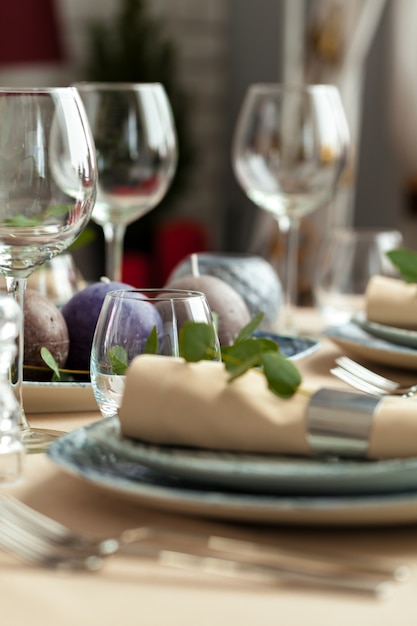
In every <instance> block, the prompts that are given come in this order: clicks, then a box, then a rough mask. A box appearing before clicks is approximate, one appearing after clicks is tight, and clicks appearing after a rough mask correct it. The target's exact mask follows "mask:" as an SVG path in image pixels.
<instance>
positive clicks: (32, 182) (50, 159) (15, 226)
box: [0, 87, 97, 450]
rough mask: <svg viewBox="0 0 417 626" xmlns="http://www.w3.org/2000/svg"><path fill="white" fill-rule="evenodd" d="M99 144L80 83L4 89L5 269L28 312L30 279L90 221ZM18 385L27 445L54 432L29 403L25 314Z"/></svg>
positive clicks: (0, 210)
mask: <svg viewBox="0 0 417 626" xmlns="http://www.w3.org/2000/svg"><path fill="white" fill-rule="evenodd" d="M96 179H97V168H96V159H95V150H94V142H93V140H92V136H91V134H90V129H89V125H88V120H87V117H86V114H85V111H84V107H83V105H82V102H81V99H80V97H79V94H78V92H77V90H76V89H75V88H72V87H63V88H42V89H36V88H29V89H15V88H13V89H8V88H0V198H1V202H0V273H1V274H3V275H4V276H5V278H6V287H7V291H8V293H9V295H11V296H13V297H14V298H15V299H16V301H17V302H18V304H19V305H20V306H21V310H22V311H23V310H24V294H25V287H26V283H27V278H28V276H29V275H30V274H31V273H32V272H33V271H34V270H35V269H36V268H37V267H39V266H41V265H42V264H43V263H45V262H46V261H48V260H49V259H51V258H53V257H54V256H56V255H58V254H60V253H61V252H62V251H64V250H65V249H66V248H67V247H68V246H69V245H70V244H71V243H72V242H73V241H74V240H75V239H76V238H77V237H78V235H79V234H80V233H81V231H82V230H83V229H84V227H85V226H86V225H87V223H88V222H89V220H90V217H91V212H92V210H93V206H94V201H95V194H96ZM17 343H18V351H17V360H16V366H15V367H13V368H12V386H13V388H14V391H15V393H16V395H17V397H18V398H19V401H20V407H21V420H20V424H19V426H20V428H21V431H22V439H23V442H24V444H25V447H26V448H27V449H28V450H29V449H30V450H32V449H36V450H43V449H44V447H45V446H46V445H48V443H49V442H50V441H51V438H53V436H54V435H53V434H48V433H46V432H44V431H35V430H32V429H30V427H29V425H28V423H27V420H26V417H25V414H24V409H23V403H22V374H23V346H24V338H23V315H22V320H21V328H20V332H19V336H18V341H17Z"/></svg>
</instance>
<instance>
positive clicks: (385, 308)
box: [365, 276, 417, 330]
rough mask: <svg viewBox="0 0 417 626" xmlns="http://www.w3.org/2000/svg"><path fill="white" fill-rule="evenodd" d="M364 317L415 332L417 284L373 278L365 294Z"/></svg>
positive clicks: (381, 277)
mask: <svg viewBox="0 0 417 626" xmlns="http://www.w3.org/2000/svg"><path fill="white" fill-rule="evenodd" d="M365 306H366V317H367V320H368V321H369V322H378V323H379V324H386V325H388V326H396V327H397V328H405V329H408V330H417V284H415V283H406V282H404V281H403V280H400V279H398V278H388V277H386V276H373V277H372V278H371V279H370V281H369V283H368V286H367V289H366V292H365Z"/></svg>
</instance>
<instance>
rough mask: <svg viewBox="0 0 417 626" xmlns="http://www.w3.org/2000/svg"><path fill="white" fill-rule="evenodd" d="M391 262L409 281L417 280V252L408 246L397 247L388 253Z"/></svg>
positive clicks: (404, 278)
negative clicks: (407, 247)
mask: <svg viewBox="0 0 417 626" xmlns="http://www.w3.org/2000/svg"><path fill="white" fill-rule="evenodd" d="M386 255H387V257H388V258H389V260H390V261H391V263H392V264H393V265H394V266H395V267H396V268H397V270H398V271H399V273H400V275H401V278H403V280H405V281H406V282H407V283H416V282H417V253H416V252H414V251H412V250H407V249H406V248H397V249H395V250H390V251H389V252H387V253H386Z"/></svg>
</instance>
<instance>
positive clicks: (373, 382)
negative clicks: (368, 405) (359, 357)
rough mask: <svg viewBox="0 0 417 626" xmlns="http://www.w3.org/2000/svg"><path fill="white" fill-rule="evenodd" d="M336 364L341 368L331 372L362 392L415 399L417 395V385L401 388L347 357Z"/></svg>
mask: <svg viewBox="0 0 417 626" xmlns="http://www.w3.org/2000/svg"><path fill="white" fill-rule="evenodd" d="M336 364H337V365H338V366H339V367H337V368H333V369H331V370H330V372H331V373H332V374H333V375H334V376H337V377H338V378H340V379H341V380H344V381H345V382H347V383H348V384H350V385H351V386H352V387H355V388H357V389H359V390H360V391H365V392H367V393H371V394H373V395H400V396H406V397H413V396H415V395H416V394H417V385H414V384H413V385H407V386H401V385H400V384H399V383H398V382H397V381H394V380H391V379H390V378H385V377H384V376H381V375H380V374H377V373H376V372H373V371H372V370H370V369H368V368H366V367H364V366H363V365H359V363H356V361H353V360H352V359H350V358H348V357H346V356H343V357H338V358H337V359H336Z"/></svg>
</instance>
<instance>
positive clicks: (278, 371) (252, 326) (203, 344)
mask: <svg viewBox="0 0 417 626" xmlns="http://www.w3.org/2000/svg"><path fill="white" fill-rule="evenodd" d="M262 319H263V313H259V314H258V315H256V316H255V317H254V318H253V319H252V320H251V321H250V322H249V324H247V325H246V326H244V327H243V328H242V330H241V331H240V333H239V334H238V336H237V337H236V339H235V342H234V343H233V344H232V345H231V346H223V347H221V358H222V361H223V363H224V365H225V367H226V370H227V371H228V373H229V374H230V376H229V382H232V381H233V380H235V379H236V378H238V377H239V376H242V375H243V374H245V372H247V371H248V370H250V369H253V368H255V369H256V370H257V371H259V372H260V373H263V375H264V376H265V378H266V380H267V382H268V387H269V389H270V390H271V391H272V392H273V393H275V394H276V395H277V396H280V397H281V398H290V397H291V396H292V395H294V393H295V392H296V391H297V389H298V387H299V385H300V384H301V375H300V372H299V371H298V369H297V367H296V366H295V365H294V363H292V362H291V361H290V360H289V359H288V358H287V357H285V356H284V355H283V354H281V353H280V351H279V345H278V344H277V343H276V342H275V341H273V340H272V339H267V338H265V337H255V336H254V335H253V333H254V331H255V330H256V329H257V328H258V326H259V324H260V323H261V321H262ZM212 341H213V338H212V329H211V327H210V326H209V325H208V324H198V323H197V324H196V323H194V322H187V323H186V324H184V326H183V327H182V329H181V331H180V336H179V343H180V355H181V356H182V357H183V358H185V359H186V360H187V361H200V360H202V359H207V358H209V359H210V358H213V356H214V355H213V348H212ZM190 357H191V358H190Z"/></svg>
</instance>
